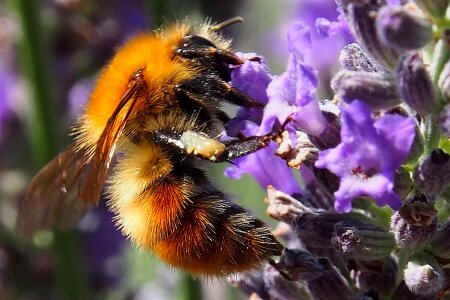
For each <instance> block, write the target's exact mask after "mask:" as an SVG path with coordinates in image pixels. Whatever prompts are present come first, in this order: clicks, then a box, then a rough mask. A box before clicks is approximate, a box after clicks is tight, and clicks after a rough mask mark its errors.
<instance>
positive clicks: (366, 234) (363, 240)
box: [333, 225, 395, 261]
mask: <svg viewBox="0 0 450 300" xmlns="http://www.w3.org/2000/svg"><path fill="white" fill-rule="evenodd" d="M333 241H334V244H335V245H336V247H337V248H339V250H340V251H341V252H342V254H343V255H344V256H345V257H346V258H348V259H354V260H362V261H367V260H368V261H371V260H378V259H382V258H384V257H386V256H388V255H390V254H391V252H392V251H393V250H394V247H395V240H394V236H393V235H392V234H391V233H389V232H387V231H385V230H383V229H382V228H377V227H375V226H373V227H370V228H368V229H364V228H363V229H359V228H357V227H344V226H339V225H336V228H335V236H334V238H333Z"/></svg>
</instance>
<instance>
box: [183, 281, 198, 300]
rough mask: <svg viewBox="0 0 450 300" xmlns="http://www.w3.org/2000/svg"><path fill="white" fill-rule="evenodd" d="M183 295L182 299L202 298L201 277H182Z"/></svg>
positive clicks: (194, 299)
mask: <svg viewBox="0 0 450 300" xmlns="http://www.w3.org/2000/svg"><path fill="white" fill-rule="evenodd" d="M181 280H182V282H181V297H180V299H182V300H201V299H203V296H202V287H201V284H200V281H199V279H196V278H192V277H191V276H185V277H184V278H182V279H181Z"/></svg>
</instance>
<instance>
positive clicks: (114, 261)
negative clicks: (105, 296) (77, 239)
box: [78, 202, 126, 290]
mask: <svg viewBox="0 0 450 300" xmlns="http://www.w3.org/2000/svg"><path fill="white" fill-rule="evenodd" d="M113 219H114V215H113V213H112V212H110V211H109V210H108V208H107V207H106V205H105V203H104V202H102V204H101V205H100V207H98V208H97V209H95V210H91V211H90V212H89V213H88V214H87V215H86V216H85V217H84V218H83V220H82V221H81V222H80V224H79V225H78V228H79V229H80V230H81V236H82V245H83V251H84V255H85V258H86V260H87V268H88V271H89V273H88V274H89V276H90V282H91V283H92V284H93V287H94V288H95V289H96V290H102V289H104V288H107V287H110V286H112V285H114V284H116V283H117V282H118V280H120V278H121V277H122V275H123V271H124V261H123V260H124V258H123V253H122V250H123V249H124V247H125V245H126V243H125V238H124V236H123V235H122V233H121V232H120V230H117V228H116V227H115V226H114V223H113Z"/></svg>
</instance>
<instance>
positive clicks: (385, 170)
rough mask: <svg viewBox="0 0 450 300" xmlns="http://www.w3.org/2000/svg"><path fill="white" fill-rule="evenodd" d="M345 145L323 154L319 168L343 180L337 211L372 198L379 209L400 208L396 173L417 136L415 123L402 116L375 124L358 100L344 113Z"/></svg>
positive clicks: (343, 133)
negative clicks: (383, 207) (395, 182)
mask: <svg viewBox="0 0 450 300" xmlns="http://www.w3.org/2000/svg"><path fill="white" fill-rule="evenodd" d="M341 110H342V130H341V139H342V141H341V143H340V144H339V145H338V146H337V147H336V148H333V149H327V150H324V151H321V152H319V159H318V160H317V162H316V164H315V165H316V167H318V168H327V169H328V170H330V171H331V172H332V173H334V174H336V175H337V176H339V177H340V179H341V182H340V186H339V189H338V191H336V192H335V193H334V196H335V198H336V202H335V209H336V210H337V211H340V212H348V211H350V210H351V208H352V204H351V201H352V199H354V198H355V197H358V196H370V197H372V198H374V199H375V201H376V202H377V204H378V205H379V206H382V205H386V204H388V205H389V206H391V207H392V208H393V209H398V208H400V205H401V204H402V202H401V198H400V197H399V196H398V195H397V194H395V193H394V191H393V188H394V172H395V170H397V169H398V168H399V167H400V165H401V164H402V163H403V162H404V161H405V159H406V158H407V156H408V153H409V151H410V148H411V144H412V142H413V140H414V136H415V122H414V120H413V119H411V118H406V117H403V116H399V115H384V116H383V117H381V118H379V119H377V120H375V119H374V118H373V117H372V114H371V110H370V109H369V107H368V106H367V105H365V104H364V103H362V102H360V101H358V100H355V101H353V102H352V103H351V104H350V105H349V106H348V107H345V108H344V107H343V108H342V109H341Z"/></svg>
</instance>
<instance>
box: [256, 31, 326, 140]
mask: <svg viewBox="0 0 450 300" xmlns="http://www.w3.org/2000/svg"><path fill="white" fill-rule="evenodd" d="M287 35H288V41H289V49H290V51H291V56H290V59H289V64H288V67H287V71H286V72H285V73H283V74H281V75H280V76H277V77H275V78H274V79H273V80H272V82H271V83H270V84H269V86H268V88H267V95H268V96H269V103H268V104H267V106H266V109H265V111H264V116H263V120H262V122H261V123H262V126H261V128H260V131H259V133H258V134H266V133H268V132H270V130H271V129H272V128H270V127H271V126H273V125H274V120H278V121H279V123H280V124H282V123H283V122H284V121H285V120H286V117H287V116H289V115H293V117H294V121H295V125H296V127H297V128H298V129H300V130H302V131H304V132H306V133H308V134H312V135H319V134H321V133H322V132H323V130H324V129H325V128H326V120H325V118H324V116H323V114H322V112H321V111H320V109H319V104H318V102H317V100H316V97H315V93H316V89H317V85H318V80H317V71H316V70H315V69H314V68H313V67H311V66H310V65H308V64H306V63H304V61H303V51H304V49H305V48H308V47H309V46H310V43H311V40H310V30H309V28H308V27H306V26H304V25H303V24H302V23H295V24H294V25H292V26H291V27H290V28H289V30H288V34H287Z"/></svg>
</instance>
